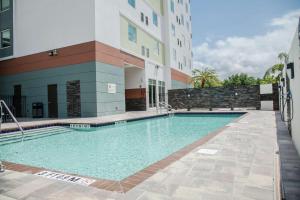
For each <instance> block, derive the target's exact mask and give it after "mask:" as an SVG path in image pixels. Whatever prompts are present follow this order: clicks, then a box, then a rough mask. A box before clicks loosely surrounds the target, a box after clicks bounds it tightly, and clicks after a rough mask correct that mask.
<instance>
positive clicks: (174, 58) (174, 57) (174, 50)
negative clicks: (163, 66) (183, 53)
mask: <svg viewBox="0 0 300 200" xmlns="http://www.w3.org/2000/svg"><path fill="white" fill-rule="evenodd" d="M173 60H174V61H176V60H177V52H176V49H173Z"/></svg>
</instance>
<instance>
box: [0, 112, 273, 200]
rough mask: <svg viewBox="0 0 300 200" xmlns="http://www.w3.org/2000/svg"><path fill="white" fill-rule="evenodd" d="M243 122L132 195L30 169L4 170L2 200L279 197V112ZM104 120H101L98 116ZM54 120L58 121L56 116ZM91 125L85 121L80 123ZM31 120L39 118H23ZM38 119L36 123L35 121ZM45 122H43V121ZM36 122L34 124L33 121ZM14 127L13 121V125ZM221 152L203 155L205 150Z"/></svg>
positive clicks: (263, 199) (249, 199)
mask: <svg viewBox="0 0 300 200" xmlns="http://www.w3.org/2000/svg"><path fill="white" fill-rule="evenodd" d="M247 112H248V114H247V115H245V116H244V117H243V118H242V119H240V120H239V121H236V122H233V123H231V124H229V125H228V126H227V127H226V128H225V129H222V130H221V132H220V133H219V134H217V135H216V136H214V137H213V138H212V139H210V140H209V141H207V142H206V143H204V144H201V145H200V146H198V147H196V148H195V149H193V150H192V151H191V152H189V153H188V154H186V155H185V156H183V157H182V158H180V159H179V160H177V161H175V162H173V163H172V164H171V165H169V166H167V167H165V168H163V169H160V170H159V171H158V172H157V173H156V174H154V175H153V176H151V177H150V178H148V179H146V180H145V181H144V182H142V183H140V184H139V185H137V186H136V187H134V188H133V189H131V190H130V191H128V192H126V193H120V192H111V191H107V190H101V189H97V188H94V187H85V186H80V185H75V184H70V183H65V182H61V181H55V180H50V179H46V178H41V177H38V176H35V175H31V174H28V173H20V172H15V171H9V170H7V171H6V172H5V173H0V199H1V200H15V199H22V200H46V199H47V200H54V199H57V200H69V199H70V200H77V199H78V200H96V199H98V200H100V199H106V200H121V199H128V200H134V199H138V200H146V199H150V200H152V199H153V200H154V199H157V200H188V199H191V200H202V199H203V200H219V199H220V200H227V199H228V200H232V199H233V200H260V199H261V200H269V199H270V200H271V199H272V200H273V199H278V193H279V192H278V191H279V184H278V181H279V179H278V177H279V168H278V163H279V159H278V154H276V152H277V151H278V145H277V125H276V115H275V112H270V111H247ZM154 114H155V113H147V114H145V113H127V114H126V115H127V117H126V116H125V115H123V116H122V115H118V116H113V117H103V118H101V120H108V121H109V120H126V119H128V118H136V117H142V116H145V115H147V116H151V115H154ZM92 120H94V122H97V123H98V122H99V121H97V120H99V119H97V118H94V119H92ZM50 121H51V122H53V120H50ZM83 122H85V123H91V122H90V121H89V122H86V121H84V119H81V120H79V121H78V123H83ZM22 123H23V124H22V125H24V124H25V123H27V124H30V123H33V122H22ZM35 123H36V122H35ZM39 123H40V122H39ZM72 123H74V122H72ZM31 125H32V124H31ZM6 126H7V128H10V126H12V124H11V125H10V124H7V125H6ZM201 149H202V150H205V149H208V150H217V152H216V154H211V155H209V154H203V153H200V152H199V150H201Z"/></svg>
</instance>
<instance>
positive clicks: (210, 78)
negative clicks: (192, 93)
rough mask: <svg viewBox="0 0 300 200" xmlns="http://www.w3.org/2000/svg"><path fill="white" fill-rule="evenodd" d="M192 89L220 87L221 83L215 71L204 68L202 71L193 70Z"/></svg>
mask: <svg viewBox="0 0 300 200" xmlns="http://www.w3.org/2000/svg"><path fill="white" fill-rule="evenodd" d="M193 75H194V76H193V78H192V79H193V82H194V87H195V88H198V87H199V86H200V87H201V88H204V87H217V86H220V85H221V81H220V80H219V78H218V75H217V73H216V71H215V70H213V69H208V68H205V69H204V70H199V69H195V70H194V71H193Z"/></svg>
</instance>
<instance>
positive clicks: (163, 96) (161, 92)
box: [158, 81, 166, 102]
mask: <svg viewBox="0 0 300 200" xmlns="http://www.w3.org/2000/svg"><path fill="white" fill-rule="evenodd" d="M165 91H166V84H165V82H164V81H158V92H159V93H158V94H159V95H158V97H159V102H165V101H166V93H165Z"/></svg>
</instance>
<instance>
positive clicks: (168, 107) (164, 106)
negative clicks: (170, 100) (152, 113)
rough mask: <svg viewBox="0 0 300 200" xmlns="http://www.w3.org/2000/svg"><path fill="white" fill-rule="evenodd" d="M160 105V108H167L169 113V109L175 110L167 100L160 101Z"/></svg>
mask: <svg viewBox="0 0 300 200" xmlns="http://www.w3.org/2000/svg"><path fill="white" fill-rule="evenodd" d="M158 106H159V108H160V110H161V109H162V108H165V109H166V110H167V113H168V114H169V111H170V110H171V111H172V110H173V107H172V106H171V105H170V104H167V103H166V102H159V103H158Z"/></svg>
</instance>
